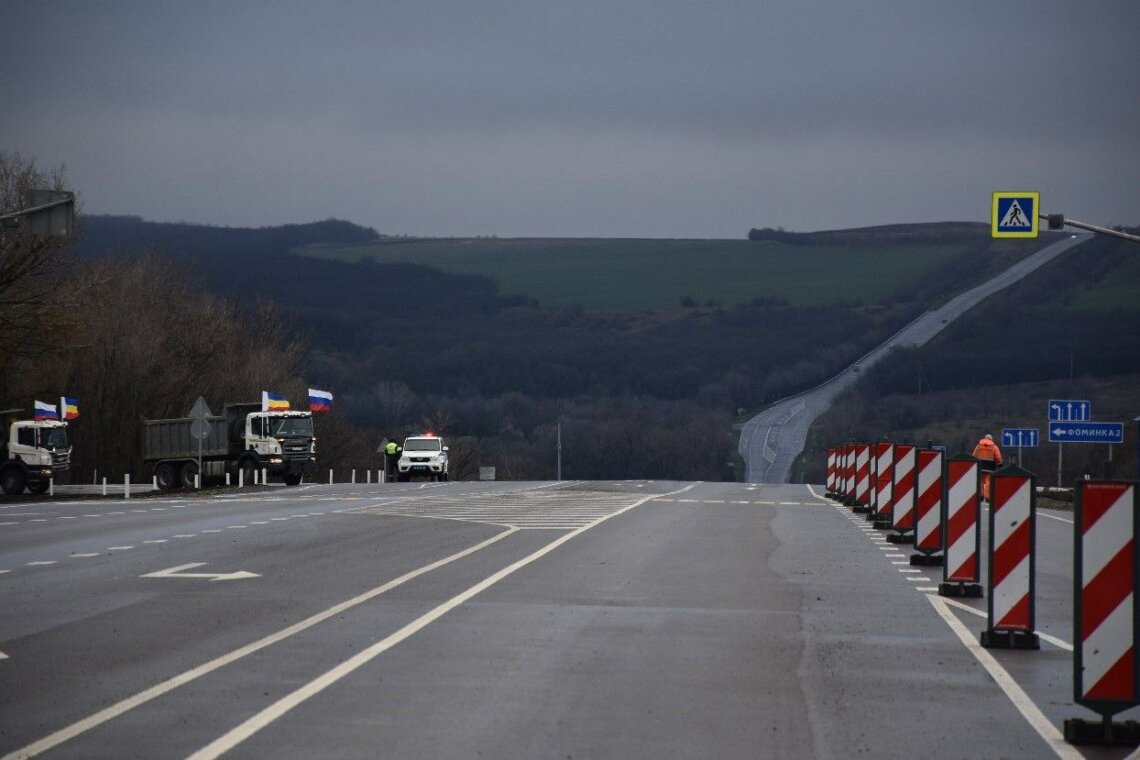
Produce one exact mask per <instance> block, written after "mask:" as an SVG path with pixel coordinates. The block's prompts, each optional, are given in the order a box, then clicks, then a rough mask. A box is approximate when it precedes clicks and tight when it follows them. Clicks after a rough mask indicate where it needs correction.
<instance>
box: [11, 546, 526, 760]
mask: <svg viewBox="0 0 1140 760" xmlns="http://www.w3.org/2000/svg"><path fill="white" fill-rule="evenodd" d="M516 532H517V531H514V530H511V529H507V530H504V531H503V532H502V533H498V534H496V535H494V536H492V537H491V538H489V539H487V540H486V541H483V542H481V543H478V544H475V545H474V546H471V547H468V548H467V549H464V550H463V551H461V552H457V553H455V554H452V555H450V556H448V557H444V558H443V559H440V560H437V561H435V562H432V563H431V564H429V565H424V566H423V567H421V568H419V569H416V570H412V571H411V572H409V573H405V574H404V575H401V576H400V577H399V578H396V579H394V580H391V581H388V582H387V583H385V584H383V585H381V586H377V587H376V588H374V589H372V590H371V591H366V592H364V593H363V594H361V595H359V596H356V597H353V598H352V599H349V600H347V601H344V602H341V603H340V604H337V605H334V606H332V607H329V608H328V609H327V610H325V611H323V612H318V613H317V614H315V615H312V616H311V617H307V618H305V619H304V620H302V621H300V622H299V623H294V624H293V625H291V626H289V627H288V628H283V629H281V630H280V631H278V632H276V633H272V634H270V635H268V636H265V637H264V638H261V639H258V640H257V641H254V642H252V643H250V644H246V645H245V646H244V647H239V648H238V649H235V650H233V651H232V652H230V653H228V654H224V655H222V656H221V657H217V658H215V659H213V660H210V661H209V662H206V663H203V664H202V665H199V666H198V667H196V668H192V669H190V670H187V671H186V672H185V673H180V674H178V675H176V676H174V677H173V678H169V679H167V680H165V681H163V682H162V683H159V684H155V685H154V686H152V687H150V688H149V689H146V690H144V691H140V692H139V693H138V694H135V695H133V696H130V697H127V698H126V699H124V700H122V701H120V702H117V703H116V704H113V705H111V706H110V707H107V708H104V709H102V710H100V711H99V712H97V713H95V714H93V715H89V716H87V717H86V718H84V719H82V720H79V721H76V722H75V723H72V724H71V725H70V726H66V727H64V728H61V729H60V730H59V731H56V732H55V733H53V734H50V735H48V736H45V737H44V738H43V739H40V740H39V741H37V742H35V743H33V744H29V745H28V746H26V747H23V748H21V749H18V750H16V751H15V752H13V753H10V754H8V755H5V756H4V757H3V758H0V760H16V759H17V758H29V757H35V756H36V755H39V754H41V753H43V752H46V751H47V750H49V749H51V748H52V747H56V746H58V745H60V744H63V743H64V742H66V741H70V740H71V739H74V738H75V737H77V736H79V735H80V734H83V733H85V732H87V731H90V730H91V729H93V728H95V727H97V726H101V725H102V724H104V723H106V722H107V721H109V720H112V719H114V718H117V717H118V716H120V715H122V714H123V713H125V712H128V711H130V710H133V709H134V708H136V707H138V706H140V705H143V704H146V703H147V702H149V701H151V700H152V699H156V698H158V697H161V696H162V695H163V694H166V693H168V692H171V691H174V690H175V689H177V688H178V687H179V686H182V685H184V684H187V683H190V682H191V681H194V680H196V679H198V678H201V677H202V676H204V675H206V674H208V673H212V672H214V671H215V670H218V669H219V668H222V667H225V666H226V665H229V664H230V663H232V662H236V661H237V660H240V659H241V658H243V657H246V656H248V655H251V654H253V653H255V652H258V651H260V650H262V649H265V648H266V647H268V646H270V645H272V644H276V643H278V642H279V641H284V640H285V639H287V638H289V637H290V636H294V635H296V634H298V633H300V632H302V631H304V630H307V629H309V628H312V627H313V626H314V625H317V624H318V623H322V622H324V621H325V620H328V619H329V618H331V617H335V616H337V615H339V614H341V613H342V612H345V611H347V610H349V609H351V608H353V607H356V606H358V605H361V604H364V603H365V602H367V601H369V600H370V599H373V598H374V597H377V596H379V595H381V594H383V593H386V592H388V591H391V590H392V589H394V588H396V587H397V586H402V585H403V584H404V583H407V582H408V581H410V580H413V579H415V578H418V577H419V576H421V575H424V574H425V573H429V572H431V571H432V570H436V569H438V568H441V567H443V566H444V565H447V564H450V563H452V562H454V561H456V560H458V559H462V558H463V557H466V556H468V555H469V554H474V553H475V552H477V551H479V550H481V549H485V548H486V547H488V546H490V545H491V544H493V543H495V542H496V541H500V540H502V539H504V538H506V537H507V536H510V535H512V534H514V533H516Z"/></svg>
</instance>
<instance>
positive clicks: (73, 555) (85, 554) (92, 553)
mask: <svg viewBox="0 0 1140 760" xmlns="http://www.w3.org/2000/svg"><path fill="white" fill-rule="evenodd" d="M71 556H72V557H75V558H78V557H98V556H99V553H98V552H85V553H83V554H72V555H71Z"/></svg>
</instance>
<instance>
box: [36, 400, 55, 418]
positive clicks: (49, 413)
mask: <svg viewBox="0 0 1140 760" xmlns="http://www.w3.org/2000/svg"><path fill="white" fill-rule="evenodd" d="M35 419H37V420H58V419H59V411H58V410H56V408H55V404H45V403H44V402H42V401H37V402H36V408H35Z"/></svg>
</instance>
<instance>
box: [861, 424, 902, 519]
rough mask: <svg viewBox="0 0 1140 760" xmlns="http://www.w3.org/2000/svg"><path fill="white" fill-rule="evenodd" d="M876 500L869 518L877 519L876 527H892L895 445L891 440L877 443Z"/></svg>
mask: <svg viewBox="0 0 1140 760" xmlns="http://www.w3.org/2000/svg"><path fill="white" fill-rule="evenodd" d="M874 452H875V453H874V458H875V500H874V502H873V503H872V504H871V506H872V510H871V515H870V516H868V518H867V519H868V520H874V521H875V527H876V528H878V529H880V530H886V529H887V528H890V527H891V501H892V500H893V498H894V485H895V445H894V444H893V443H891V442H890V441H882V442H880V443H876V444H875V449H874Z"/></svg>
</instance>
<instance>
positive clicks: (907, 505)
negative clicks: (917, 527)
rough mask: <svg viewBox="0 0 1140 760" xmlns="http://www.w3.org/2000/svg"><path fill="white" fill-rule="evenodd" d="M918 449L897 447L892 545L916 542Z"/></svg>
mask: <svg viewBox="0 0 1140 760" xmlns="http://www.w3.org/2000/svg"><path fill="white" fill-rule="evenodd" d="M916 452H917V448H916V447H914V446H911V445H909V444H905V443H900V444H897V445H896V446H895V485H894V493H893V498H892V499H891V513H890V514H891V529H892V530H894V531H895V532H894V533H892V534H891V535H889V536H887V540H888V541H890V542H891V543H892V544H909V543H911V542H912V541H914V497H915V471H914V463H915V458H916V457H915V453H916Z"/></svg>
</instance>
